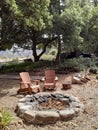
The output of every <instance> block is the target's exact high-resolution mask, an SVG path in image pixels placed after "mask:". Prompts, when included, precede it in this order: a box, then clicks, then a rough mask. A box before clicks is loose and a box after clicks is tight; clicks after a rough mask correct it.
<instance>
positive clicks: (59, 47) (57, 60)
mask: <svg viewBox="0 0 98 130" xmlns="http://www.w3.org/2000/svg"><path fill="white" fill-rule="evenodd" d="M57 49H58V52H57V55H56V60H55V62H56V63H60V62H61V61H60V54H61V38H60V35H58V48H57Z"/></svg>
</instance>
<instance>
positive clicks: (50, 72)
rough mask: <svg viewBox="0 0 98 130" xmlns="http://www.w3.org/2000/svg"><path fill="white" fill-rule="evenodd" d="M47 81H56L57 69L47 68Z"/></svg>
mask: <svg viewBox="0 0 98 130" xmlns="http://www.w3.org/2000/svg"><path fill="white" fill-rule="evenodd" d="M45 80H46V83H54V81H55V70H45Z"/></svg>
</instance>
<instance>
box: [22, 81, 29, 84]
mask: <svg viewBox="0 0 98 130" xmlns="http://www.w3.org/2000/svg"><path fill="white" fill-rule="evenodd" d="M20 84H30V83H29V82H22V81H21V82H20Z"/></svg>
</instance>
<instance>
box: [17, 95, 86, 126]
mask: <svg viewBox="0 0 98 130" xmlns="http://www.w3.org/2000/svg"><path fill="white" fill-rule="evenodd" d="M83 110H84V105H83V104H82V103H81V102H80V101H79V99H78V98H77V97H74V96H70V95H65V94H61V93H52V94H43V93H38V94H35V95H27V96H26V97H24V98H22V99H21V100H19V103H18V105H17V107H16V110H15V111H16V113H17V115H18V116H20V117H21V118H23V119H24V121H26V122H28V123H33V124H49V123H55V122H56V121H58V120H65V121H67V120H69V119H72V118H73V117H74V116H77V115H78V114H79V113H80V112H83Z"/></svg>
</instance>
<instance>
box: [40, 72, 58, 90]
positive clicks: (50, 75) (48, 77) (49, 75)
mask: <svg viewBox="0 0 98 130" xmlns="http://www.w3.org/2000/svg"><path fill="white" fill-rule="evenodd" d="M42 81H43V83H44V86H43V90H45V89H51V90H54V89H55V88H56V82H57V81H58V77H56V76H55V70H45V77H43V78H42Z"/></svg>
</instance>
